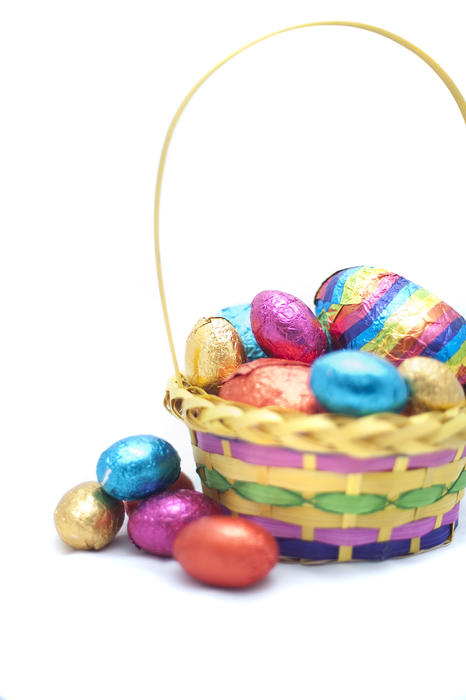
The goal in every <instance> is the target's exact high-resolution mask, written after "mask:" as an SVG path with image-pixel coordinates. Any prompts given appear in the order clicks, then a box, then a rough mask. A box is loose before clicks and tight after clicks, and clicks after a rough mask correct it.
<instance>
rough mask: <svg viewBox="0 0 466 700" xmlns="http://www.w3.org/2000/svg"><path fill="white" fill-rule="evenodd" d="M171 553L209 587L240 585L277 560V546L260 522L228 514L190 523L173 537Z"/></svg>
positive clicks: (255, 579) (256, 578) (257, 578)
mask: <svg viewBox="0 0 466 700" xmlns="http://www.w3.org/2000/svg"><path fill="white" fill-rule="evenodd" d="M173 555H174V557H175V559H176V560H177V561H178V562H179V563H180V564H181V566H182V567H183V569H184V570H185V571H186V572H187V573H188V574H189V575H190V576H192V577H193V578H195V579H197V580H198V581H202V583H206V584H208V585H210V586H221V587H224V588H243V587H245V586H251V585H253V584H254V583H257V582H258V581H260V580H261V579H263V578H264V577H265V576H267V574H268V573H269V572H270V571H271V569H273V567H274V566H275V564H276V563H277V562H278V545H277V541H276V539H275V538H274V537H272V535H271V534H270V533H269V532H268V531H267V530H266V529H265V528H263V527H262V526H261V525H259V524H257V523H254V522H251V521H250V520H246V519H245V518H233V517H231V516H230V515H212V516H210V517H208V518H201V519H200V520H196V522H193V523H190V524H189V525H187V526H186V527H185V528H183V530H182V531H181V532H180V533H179V535H178V536H177V537H176V539H175V544H174V547H173Z"/></svg>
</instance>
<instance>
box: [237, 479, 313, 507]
mask: <svg viewBox="0 0 466 700" xmlns="http://www.w3.org/2000/svg"><path fill="white" fill-rule="evenodd" d="M232 488H233V491H235V493H237V494H238V496H242V498H245V499H246V500H248V501H255V502H256V503H268V504H269V505H272V506H284V507H285V508H286V507H287V506H302V505H303V503H306V502H309V501H305V499H304V498H303V497H302V496H301V494H300V493H297V492H296V491H288V490H287V489H282V488H280V487H278V486H266V485H264V484H254V483H253V482H251V481H235V483H234V485H233V486H232Z"/></svg>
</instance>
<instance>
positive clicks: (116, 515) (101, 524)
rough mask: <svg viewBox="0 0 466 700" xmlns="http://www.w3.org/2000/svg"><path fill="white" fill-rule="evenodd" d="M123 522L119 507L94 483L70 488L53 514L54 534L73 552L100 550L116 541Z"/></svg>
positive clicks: (115, 501)
mask: <svg viewBox="0 0 466 700" xmlns="http://www.w3.org/2000/svg"><path fill="white" fill-rule="evenodd" d="M124 519H125V509H124V506H123V503H122V502H121V501H118V500H116V499H115V498H112V497H111V496H109V495H108V494H107V493H105V491H104V490H103V489H102V488H101V487H100V484H98V483H97V482H96V481H87V482H85V483H83V484H79V485H78V486H75V487H74V488H72V489H71V490H70V491H68V492H67V493H65V495H64V496H63V498H62V499H61V500H60V502H59V503H58V505H57V507H56V510H55V527H56V529H57V532H58V534H59V536H60V538H61V539H62V540H63V542H65V543H66V544H67V545H69V546H70V547H73V548H74V549H102V547H105V546H106V545H107V544H109V543H110V542H111V541H112V540H113V539H114V538H115V537H116V535H117V533H118V531H119V530H120V528H121V526H122V525H123V521H124Z"/></svg>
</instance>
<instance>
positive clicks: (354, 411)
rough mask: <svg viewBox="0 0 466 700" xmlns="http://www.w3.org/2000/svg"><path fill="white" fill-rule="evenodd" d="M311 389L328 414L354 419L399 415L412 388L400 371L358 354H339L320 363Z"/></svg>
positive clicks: (385, 362) (312, 378)
mask: <svg viewBox="0 0 466 700" xmlns="http://www.w3.org/2000/svg"><path fill="white" fill-rule="evenodd" d="M310 385H311V390H312V391H313V393H314V395H315V397H316V399H317V401H319V403H321V404H322V406H324V408H326V409H327V411H330V412H331V413H344V414H346V415H350V416H367V415H369V414H371V413H386V412H387V413H397V412H399V411H401V410H402V409H403V408H404V407H405V405H406V402H407V401H408V398H409V388H408V384H407V382H406V381H405V379H404V378H403V377H402V376H401V374H400V373H399V372H398V370H397V369H396V367H394V366H393V365H392V364H391V363H390V362H388V360H384V359H383V358H381V357H378V356H376V355H371V354H370V353H368V352H362V351H358V350H338V351H336V352H330V353H328V354H327V355H324V356H323V357H320V358H319V359H317V360H316V361H315V362H314V364H313V365H312V372H311V380H310Z"/></svg>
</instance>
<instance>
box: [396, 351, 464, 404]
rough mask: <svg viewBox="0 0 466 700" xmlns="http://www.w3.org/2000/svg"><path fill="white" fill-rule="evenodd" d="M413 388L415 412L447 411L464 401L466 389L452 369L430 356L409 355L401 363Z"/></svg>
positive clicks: (412, 402) (400, 370)
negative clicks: (465, 389)
mask: <svg viewBox="0 0 466 700" xmlns="http://www.w3.org/2000/svg"><path fill="white" fill-rule="evenodd" d="M398 370H399V372H400V374H401V375H402V376H403V377H404V378H405V379H406V381H407V382H408V384H409V387H410V390H411V398H410V403H409V407H410V409H412V411H413V412H414V413H420V412H422V411H444V410H446V409H448V408H454V407H455V406H463V405H464V403H465V397H464V390H463V387H462V386H461V384H460V383H459V381H458V379H457V378H456V377H455V375H454V374H453V372H452V371H451V370H450V369H449V368H448V367H447V365H445V364H443V362H439V361H438V360H434V359H432V358H431V357H410V358H409V359H407V360H404V361H403V362H402V363H401V364H400V366H399V367H398Z"/></svg>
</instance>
